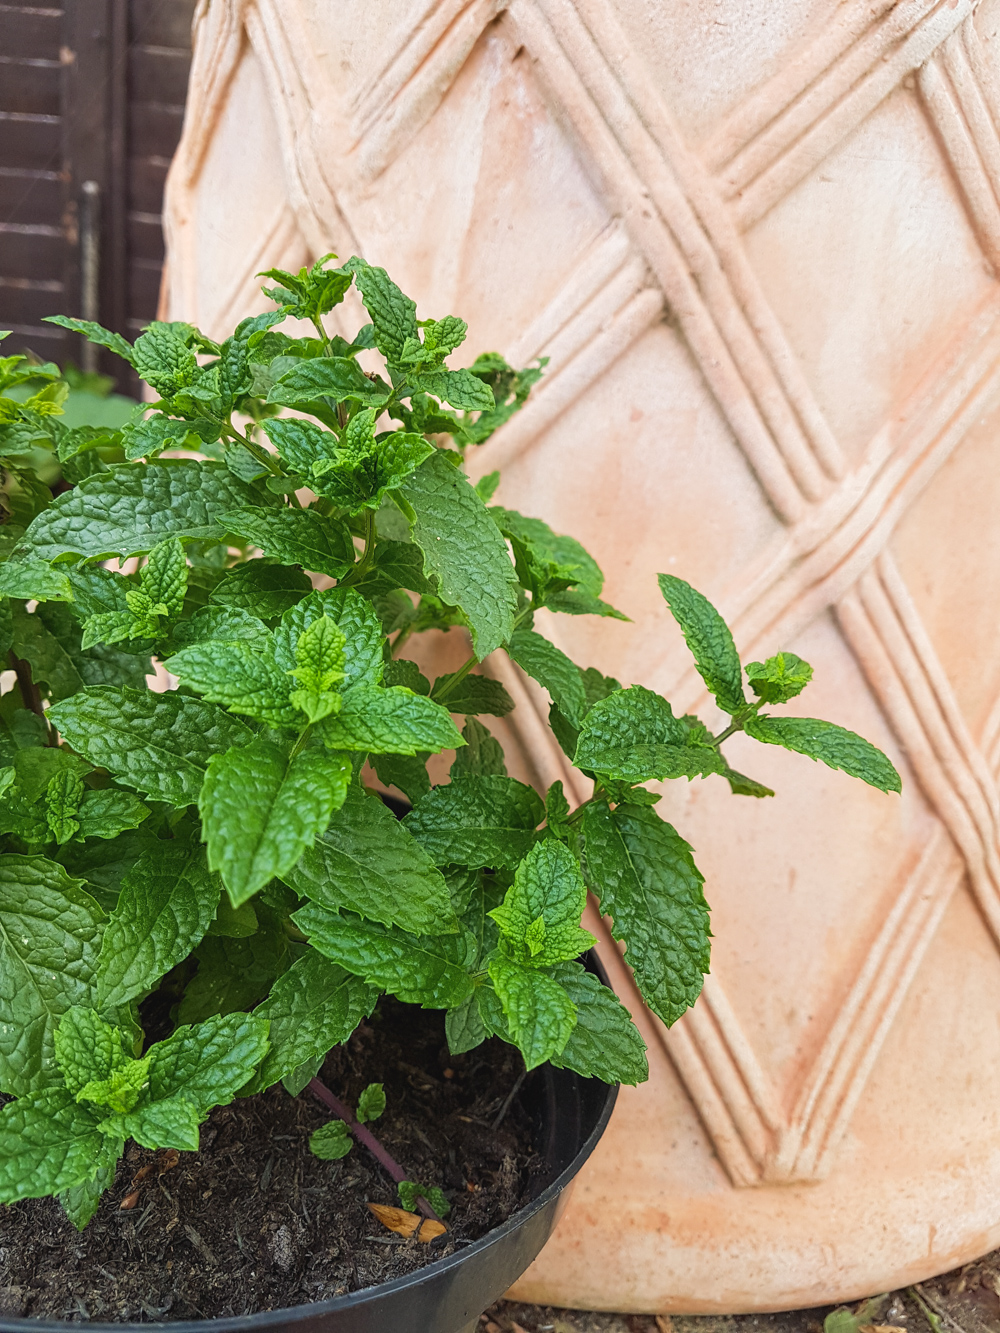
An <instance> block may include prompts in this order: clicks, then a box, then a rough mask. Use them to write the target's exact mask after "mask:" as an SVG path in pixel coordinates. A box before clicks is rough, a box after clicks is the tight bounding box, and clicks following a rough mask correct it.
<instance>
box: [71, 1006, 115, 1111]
mask: <svg viewBox="0 0 1000 1333" xmlns="http://www.w3.org/2000/svg"><path fill="white" fill-rule="evenodd" d="M54 1048H55V1055H56V1063H57V1064H58V1066H59V1069H60V1070H61V1072H62V1076H63V1079H64V1080H65V1083H66V1087H67V1088H68V1089H69V1091H70V1092H71V1093H72V1094H73V1096H74V1097H75V1096H76V1095H77V1093H79V1092H80V1090H81V1089H82V1088H85V1087H86V1086H87V1084H88V1083H92V1082H93V1081H94V1080H95V1079H106V1078H108V1077H110V1075H111V1072H112V1070H113V1069H114V1068H115V1066H116V1065H120V1064H123V1063H124V1061H125V1058H126V1057H125V1053H124V1051H123V1049H122V1039H121V1033H120V1032H119V1031H118V1029H117V1028H114V1027H112V1026H111V1024H110V1023H105V1022H104V1020H103V1019H102V1018H101V1017H100V1016H99V1015H98V1013H97V1012H96V1010H94V1009H84V1008H83V1007H82V1006H79V1005H77V1006H74V1007H73V1008H72V1009H67V1010H66V1012H65V1013H64V1014H63V1016H62V1018H60V1020H59V1022H58V1023H57V1024H56V1029H55V1033H54Z"/></svg>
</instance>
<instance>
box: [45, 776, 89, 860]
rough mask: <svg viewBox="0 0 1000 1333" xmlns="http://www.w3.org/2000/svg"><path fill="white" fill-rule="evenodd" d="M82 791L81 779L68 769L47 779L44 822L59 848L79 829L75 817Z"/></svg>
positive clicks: (78, 811)
mask: <svg viewBox="0 0 1000 1333" xmlns="http://www.w3.org/2000/svg"><path fill="white" fill-rule="evenodd" d="M84 790H85V788H84V785H83V779H82V778H81V777H80V776H79V775H78V774H76V773H73V772H70V771H69V770H68V769H63V771H62V772H61V773H57V774H56V775H55V776H54V777H52V778H49V782H48V786H47V787H46V788H45V821H46V823H47V824H48V826H49V829H50V831H51V833H52V836H53V838H55V840H56V842H57V843H59V845H60V846H61V845H62V844H63V843H64V842H69V840H70V838H72V837H73V835H74V834H75V833H77V832H78V831H79V829H80V821H79V820H78V819H77V817H76V816H77V815H78V814H79V813H80V802H81V801H82V799H83V793H84Z"/></svg>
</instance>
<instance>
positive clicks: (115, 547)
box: [19, 458, 259, 560]
mask: <svg viewBox="0 0 1000 1333" xmlns="http://www.w3.org/2000/svg"><path fill="white" fill-rule="evenodd" d="M252 500H257V501H258V502H259V496H257V495H256V494H255V493H253V492H251V491H250V489H249V487H247V486H245V485H244V484H243V483H242V482H240V481H238V480H237V479H236V478H235V477H234V476H233V475H232V473H231V472H230V471H229V470H228V468H227V467H226V466H225V465H224V464H223V463H211V462H203V461H198V460H195V459H187V458H185V459H176V458H171V459H159V460H157V461H156V462H155V463H145V464H143V465H142V466H141V467H136V466H134V465H130V464H122V465H119V466H115V467H112V468H110V469H109V470H108V471H107V472H100V473H98V474H97V475H96V476H93V477H88V478H87V479H86V480H85V481H82V482H80V484H79V485H78V486H74V487H73V489H72V490H69V491H64V492H63V494H62V495H58V496H56V498H55V500H53V502H52V503H51V504H50V505H49V507H48V508H47V509H45V510H43V512H42V513H41V514H39V515H38V517H37V518H36V519H34V520H33V521H32V523H31V525H30V526H29V528H28V531H27V532H26V533H25V536H24V541H23V543H22V547H21V548H19V549H23V550H24V551H25V552H26V553H27V554H30V555H34V556H37V557H39V558H40V559H42V560H57V559H59V557H60V556H64V555H79V556H82V557H83V558H84V559H85V560H94V559H104V558H107V557H109V556H120V557H121V558H122V559H126V558H127V557H129V556H133V555H142V554H143V553H144V552H146V551H151V550H152V549H153V547H154V546H157V545H159V543H160V542H162V541H166V540H167V539H168V538H170V537H185V538H188V539H191V540H194V539H199V540H212V539H215V540H218V539H219V538H221V537H222V536H223V535H224V534H225V530H226V529H225V525H224V524H223V523H222V522H221V516H222V515H223V514H225V513H231V512H232V511H233V510H235V509H241V508H243V507H244V506H245V505H247V504H249V503H251V501H252Z"/></svg>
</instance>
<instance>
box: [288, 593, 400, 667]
mask: <svg viewBox="0 0 1000 1333" xmlns="http://www.w3.org/2000/svg"><path fill="white" fill-rule="evenodd" d="M321 616H328V617H329V618H330V619H331V620H332V621H333V622H334V624H335V625H336V626H337V628H338V629H339V630H340V632H341V633H342V634H343V636H344V639H345V643H344V682H343V686H342V689H343V690H344V691H345V692H346V691H347V690H349V689H350V688H351V687H352V686H354V685H377V684H378V682H379V681H380V680H381V679H382V670H383V660H382V623H381V621H380V620H379V618H378V615H377V613H376V611H375V609H374V607H373V606H372V604H371V602H368V601H366V600H365V598H364V597H362V596H361V595H360V593H358V592H356V591H355V590H354V589H353V588H329V589H326V590H324V591H322V592H312V593H310V594H309V596H308V597H305V598H303V599H302V601H300V602H299V603H298V605H296V606H294V607H292V608H291V609H290V610H288V611H286V612H285V614H284V615H283V616H282V617H281V624H280V625H279V626H278V628H277V629H276V630H275V632H274V647H275V654H276V657H277V659H278V662H279V663H280V665H281V667H282V669H283V670H285V671H291V670H292V669H293V668H294V666H295V646H296V644H297V643H298V641H299V635H300V634H302V633H303V632H304V631H305V630H307V629H308V628H309V626H310V625H312V624H313V623H314V621H317V620H319V619H320V617H321Z"/></svg>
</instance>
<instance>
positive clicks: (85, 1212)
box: [59, 1134, 125, 1231]
mask: <svg viewBox="0 0 1000 1333" xmlns="http://www.w3.org/2000/svg"><path fill="white" fill-rule="evenodd" d="M124 1147H125V1144H124V1143H123V1142H122V1141H120V1140H117V1139H113V1138H109V1137H108V1136H107V1135H106V1134H104V1135H102V1136H101V1147H100V1150H99V1152H98V1165H97V1171H96V1172H95V1174H94V1178H93V1180H84V1181H81V1182H80V1184H79V1185H73V1186H71V1187H70V1188H69V1189H65V1190H61V1191H60V1193H59V1202H60V1203H61V1204H62V1207H63V1212H64V1213H65V1214H66V1216H67V1217H68V1218H69V1220H70V1221H71V1222H72V1224H73V1226H74V1227H76V1229H77V1231H82V1230H83V1229H84V1227H85V1226H86V1225H87V1223H88V1222H89V1221H90V1219H91V1218H92V1217H93V1216H94V1214H95V1213H96V1212H97V1209H98V1206H99V1204H100V1202H101V1196H102V1195H103V1193H104V1191H105V1190H107V1189H110V1188H111V1186H112V1185H113V1184H114V1179H115V1170H116V1168H117V1166H118V1159H119V1157H120V1156H121V1155H122V1149H123V1148H124Z"/></svg>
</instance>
